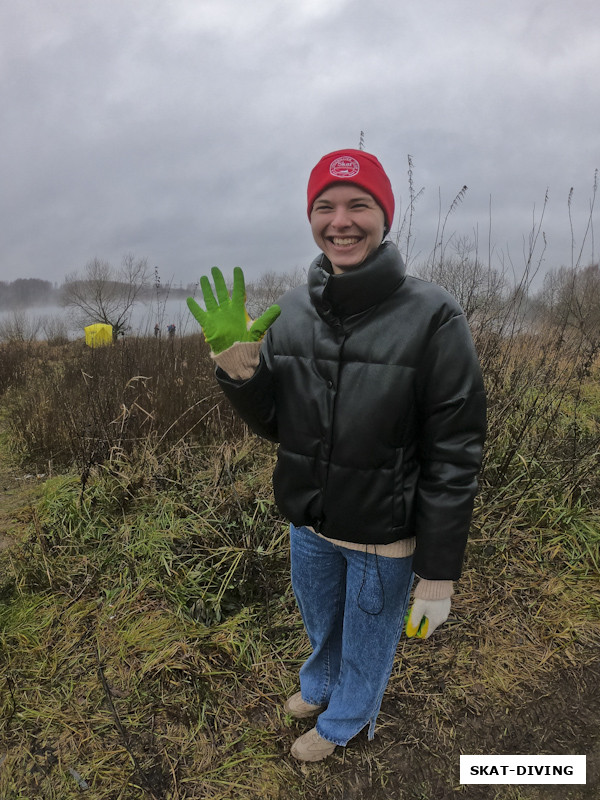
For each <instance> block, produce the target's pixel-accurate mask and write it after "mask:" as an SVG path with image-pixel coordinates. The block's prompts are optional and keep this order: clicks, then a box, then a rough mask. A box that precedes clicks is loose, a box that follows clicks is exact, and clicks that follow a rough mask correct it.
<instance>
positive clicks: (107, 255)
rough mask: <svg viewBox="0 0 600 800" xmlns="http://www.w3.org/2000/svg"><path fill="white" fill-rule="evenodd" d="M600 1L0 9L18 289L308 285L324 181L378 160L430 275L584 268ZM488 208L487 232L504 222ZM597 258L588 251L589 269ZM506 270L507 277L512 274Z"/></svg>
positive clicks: (232, 2) (2, 248)
mask: <svg viewBox="0 0 600 800" xmlns="http://www.w3.org/2000/svg"><path fill="white" fill-rule="evenodd" d="M599 75H600V3H599V2H598V0H571V1H570V2H568V3H566V2H564V0H540V2H538V1H537V0H486V1H485V2H482V0H420V2H412V3H409V2H402V0H295V1H294V2H287V0H252V1H251V2H250V0H168V2H167V0H160V1H159V0H100V1H99V2H86V0H19V2H8V1H7V2H3V3H1V4H0V91H1V97H2V124H1V126H0V137H1V139H0V141H1V146H0V166H1V184H0V215H1V221H0V279H2V280H15V279H16V278H19V277H36V278H44V279H47V280H52V281H57V282H62V280H63V279H64V277H65V275H66V274H68V273H72V272H74V271H77V270H81V269H82V267H83V266H84V265H85V264H86V262H88V261H89V260H91V259H92V258H94V257H97V258H100V259H103V260H107V261H110V262H113V263H114V264H116V265H118V264H119V263H120V261H121V259H122V256H123V255H124V253H127V252H131V253H134V255H135V256H136V257H145V258H147V259H148V263H149V265H150V266H151V267H154V266H157V267H158V270H159V273H160V275H161V279H162V282H163V283H165V282H167V281H170V280H174V281H175V282H176V283H177V284H179V282H182V283H183V284H184V285H185V284H187V283H189V282H193V281H196V280H197V279H198V278H199V276H200V275H201V274H203V273H206V272H207V271H208V270H209V269H210V267H211V266H212V265H215V264H216V265H219V266H220V267H221V268H222V269H223V270H224V271H225V272H227V271H230V270H231V269H232V268H233V266H235V265H238V264H239V265H240V266H242V267H243V268H244V269H245V271H246V274H247V276H249V278H250V279H251V278H253V277H257V276H259V275H260V274H261V273H263V272H265V271H267V270H276V271H287V270H290V269H293V268H295V267H304V266H308V264H309V263H310V261H311V260H312V258H313V257H314V256H315V255H316V254H317V250H316V247H315V245H314V242H313V241H312V238H311V235H310V228H309V225H308V221H307V218H306V205H305V199H306V183H307V179H308V174H309V172H310V170H311V168H312V167H313V166H314V164H315V163H316V161H318V159H319V158H320V157H321V156H322V155H323V154H325V153H327V152H330V151H332V150H335V149H339V148H343V147H358V144H359V137H360V132H361V131H364V136H365V149H366V150H368V151H370V152H373V153H374V154H375V155H377V157H378V158H379V159H380V161H381V162H382V164H383V165H384V167H385V169H386V171H387V172H388V174H389V176H390V178H391V180H392V184H393V187H394V191H395V195H396V202H397V209H398V210H399V211H400V213H402V212H403V211H404V210H405V209H406V207H407V202H408V198H409V188H408V179H407V168H408V156H409V155H410V156H411V158H412V161H413V165H414V170H413V181H414V189H415V192H416V191H418V190H419V189H420V188H421V187H424V192H423V194H422V195H421V196H420V197H419V200H418V202H417V205H416V208H415V217H414V227H413V235H414V237H415V238H414V249H413V251H412V256H413V259H414V263H416V262H417V261H418V260H419V259H421V258H425V257H426V256H427V255H428V253H429V252H430V250H431V247H432V245H433V242H434V239H435V233H436V227H437V223H438V218H439V215H440V208H441V215H442V218H443V217H444V216H445V214H446V211H447V209H448V208H449V206H450V205H451V203H452V200H453V198H454V197H455V195H456V194H457V192H458V191H459V190H460V189H461V187H462V186H463V185H466V186H468V191H467V192H466V195H465V197H464V199H463V201H462V204H461V205H460V207H459V208H457V210H456V211H455V212H454V213H453V214H452V215H451V217H450V218H449V220H448V223H447V226H446V236H447V237H448V235H449V234H455V236H456V237H457V238H458V237H461V236H469V237H471V238H475V236H476V235H478V237H479V248H480V251H482V253H483V254H485V257H486V259H487V254H488V247H489V242H488V236H489V228H490V222H491V246H492V248H493V252H494V255H493V259H495V260H496V259H497V260H499V262H500V261H502V259H504V263H507V259H510V260H511V261H512V263H513V264H514V266H515V268H516V269H519V268H520V267H522V264H523V242H524V241H525V242H526V241H527V239H528V236H529V233H530V231H531V228H532V224H533V222H534V220H539V218H540V215H541V212H542V209H543V207H544V197H545V194H546V190H548V196H549V200H548V204H547V207H546V209H545V214H544V219H543V224H542V228H543V231H544V232H545V234H546V239H547V248H546V252H545V256H544V263H543V268H544V269H548V268H551V267H554V266H558V265H560V264H570V262H571V251H572V247H571V222H570V220H569V205H568V197H569V191H570V189H571V187H573V195H572V200H571V205H570V209H571V221H572V227H573V236H574V242H575V258H576V257H577V254H578V252H579V249H580V248H581V246H582V242H583V235H584V233H585V229H586V225H587V221H588V217H589V211H590V203H591V200H592V196H593V185H594V172H595V169H596V167H599V166H600V79H599V77H598V76H599ZM490 206H491V214H490ZM599 248H600V243H599V247H598V248H595V251H594V250H592V241H591V237H589V236H588V241H587V243H586V244H585V246H584V255H583V262H584V263H588V262H589V261H590V259H591V258H592V255H593V254H595V255H596V257H597V250H598V249H599ZM499 262H498V263H499Z"/></svg>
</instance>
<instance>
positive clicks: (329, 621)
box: [290, 525, 414, 746]
mask: <svg viewBox="0 0 600 800" xmlns="http://www.w3.org/2000/svg"><path fill="white" fill-rule="evenodd" d="M290 533H291V560H292V586H293V589H294V593H295V595H296V600H297V601H298V606H299V607H300V613H301V614H302V619H303V621H304V627H305V628H306V632H307V634H308V638H309V640H310V643H311V645H312V649H313V652H312V654H311V655H310V657H309V658H308V660H307V661H306V662H305V663H304V664H303V666H302V668H301V670H300V690H301V692H302V698H303V700H305V701H306V702H307V703H313V704H314V705H324V706H327V708H326V709H325V710H324V711H323V712H322V713H321V714H319V717H318V719H317V725H316V727H317V732H318V733H319V735H320V736H322V737H323V738H324V739H327V740H328V741H330V742H333V743H335V744H337V745H341V746H345V745H346V744H347V743H348V741H349V740H350V739H352V737H353V736H356V734H357V733H359V732H360V731H361V730H362V729H363V728H364V727H365V725H368V726H369V731H368V735H369V739H372V738H373V736H374V733H375V720H376V718H377V715H378V713H379V708H380V706H381V699H382V697H383V693H384V691H385V687H386V686H387V683H388V681H389V678H390V674H391V671H392V666H393V663H394V655H395V653H396V647H397V646H398V640H399V639H400V635H401V633H402V626H403V624H404V615H405V613H406V609H407V606H408V600H409V595H410V589H411V586H412V582H413V577H414V576H413V572H412V556H409V557H407V558H386V557H384V556H378V555H375V554H373V553H367V552H365V550H363V551H360V550H349V549H348V548H346V547H339V546H338V545H334V544H332V543H331V542H328V541H326V540H325V539H323V538H321V537H320V536H317V534H316V533H313V532H312V531H311V530H309V529H308V528H296V527H294V525H292V526H291V529H290Z"/></svg>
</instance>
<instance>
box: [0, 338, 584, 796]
mask: <svg viewBox="0 0 600 800" xmlns="http://www.w3.org/2000/svg"><path fill="white" fill-rule="evenodd" d="M152 344H153V343H152ZM152 344H151V345H150V346H152ZM510 345H511V348H512V349H511V350H510V351H509V352H507V351H506V350H503V349H501V350H497V351H496V352H495V355H493V356H492V350H489V351H487V352H488V355H487V356H486V357H487V358H489V359H490V361H489V362H488V367H489V369H487V370H486V377H487V380H488V385H489V388H490V410H491V414H490V419H491V423H492V428H491V431H490V445H489V448H488V452H487V458H486V468H485V471H484V474H483V476H482V491H481V493H480V495H479V498H478V501H477V506H476V509H475V514H474V518H473V535H472V539H471V544H470V547H469V548H468V551H467V561H466V565H465V572H464V577H463V579H462V581H461V583H460V590H459V592H458V594H457V595H456V597H455V601H454V604H453V610H452V617H451V619H450V620H449V622H448V623H447V624H446V625H445V626H444V627H443V628H442V629H440V631H439V632H437V633H436V636H435V637H434V638H433V639H431V640H430V641H429V642H428V643H423V642H414V641H412V640H406V639H403V641H402V642H401V645H400V648H399V652H398V659H397V663H396V667H395V670H394V673H393V676H392V680H391V683H390V688H389V691H388V694H387V695H386V700H385V701H384V706H383V710H382V715H381V726H380V728H379V735H378V737H377V739H376V741H375V743H373V744H371V745H367V743H366V741H365V740H364V738H363V737H362V736H361V737H359V738H358V740H357V741H356V742H355V743H353V745H352V746H351V747H349V748H347V750H346V751H339V753H336V755H335V756H334V757H333V758H332V759H330V760H328V761H327V762H324V763H322V764H317V765H314V766H313V767H309V768H302V767H299V766H298V765H297V764H295V763H294V762H293V761H292V760H291V759H290V758H289V757H288V755H287V753H288V749H289V746H290V744H291V741H292V740H293V739H294V738H295V736H296V735H298V733H299V732H302V730H304V728H305V726H303V725H301V724H298V723H294V722H293V721H292V720H290V719H289V718H287V719H286V717H285V715H284V714H283V712H282V709H281V702H282V699H283V698H284V697H285V696H286V695H288V694H289V693H290V692H292V691H294V690H295V689H296V688H297V671H298V668H299V666H300V664H301V663H302V662H303V660H304V659H305V657H306V655H307V654H308V643H307V641H306V638H305V635H304V633H303V630H302V625H301V621H300V618H299V614H298V612H297V610H296V606H295V602H294V599H293V596H292V593H291V589H290V585H289V578H288V544H287V533H286V530H287V526H286V524H285V522H284V521H283V520H282V519H280V518H279V516H278V514H277V511H276V509H275V508H274V506H273V501H272V495H271V489H270V474H271V470H272V466H273V462H274V450H273V448H272V447H271V446H270V445H268V444H266V443H264V442H259V441H258V440H256V439H253V438H247V437H246V436H245V435H244V434H243V429H241V428H240V429H238V430H236V429H235V428H232V429H227V428H226V425H224V422H223V421H224V420H227V416H226V413H224V412H223V411H222V410H221V409H220V407H219V410H217V407H215V406H210V407H209V409H208V412H209V413H208V415H207V416H205V417H204V419H203V422H202V423H200V422H199V423H198V425H201V426H202V425H204V427H203V428H202V431H203V433H202V436H199V435H195V434H196V433H197V428H195V429H194V430H195V434H194V435H191V434H190V435H186V433H185V432H184V433H179V432H178V433H177V435H175V436H174V437H173V439H170V438H169V435H166V431H168V430H170V429H172V428H171V426H172V425H173V422H172V420H176V419H177V416H176V415H177V414H178V413H179V410H177V411H174V412H173V416H171V417H169V418H168V419H165V418H164V417H161V416H160V413H159V411H158V409H156V410H153V411H152V414H153V417H152V419H153V422H152V431H151V435H149V436H145V435H142V434H143V427H141V428H140V431H141V433H140V435H139V436H134V435H133V432H134V430H135V428H134V427H131V428H130V427H128V426H129V420H130V419H131V415H129V416H127V417H125V416H124V417H123V419H124V423H125V425H124V427H123V428H119V430H118V431H117V433H116V434H115V433H114V431H113V430H112V429H111V428H110V425H109V428H108V433H110V434H111V436H113V438H112V439H111V440H110V441H111V442H113V445H114V446H111V447H110V448H109V449H108V451H106V452H107V457H106V458H104V459H103V460H100V459H90V458H88V460H87V461H83V462H81V463H80V464H79V466H80V471H77V472H73V473H67V474H65V475H63V476H60V477H55V478H52V479H51V480H49V481H47V483H46V486H45V496H44V499H43V501H42V502H41V503H40V504H39V505H35V506H32V507H31V508H29V510H28V511H27V510H26V511H23V512H22V514H21V521H22V524H23V528H24V530H23V536H22V539H21V541H20V542H19V543H18V544H16V545H14V546H13V547H11V548H10V549H9V550H7V551H5V552H3V553H2V554H0V559H1V561H0V576H1V577H0V581H1V582H0V629H1V630H2V633H1V634H0V675H1V676H2V678H0V691H1V692H2V695H1V700H0V743H1V745H0V759H4V760H3V761H2V763H1V765H0V797H4V798H6V800H8V798H10V800H13V799H14V800H17V798H35V797H43V798H45V799H46V798H48V799H49V800H53V799H54V798H56V799H57V800H58V798H60V800H69V798H74V797H76V796H79V795H80V794H81V792H82V791H88V792H89V796H90V797H93V798H98V799H99V800H103V798H106V799H107V800H108V798H110V800H113V798H124V799H125V798H126V799H127V800H130V798H161V800H162V799H163V798H164V800H167V798H170V799H172V800H200V798H202V799H203V800H204V798H210V799H211V800H225V799H226V798H227V800H231V799H233V798H240V800H242V798H244V800H246V799H247V798H259V797H262V798H283V797H286V798H292V800H293V798H308V797H311V798H326V797H327V798H335V799H336V800H338V799H339V798H342V797H343V798H345V799H346V798H359V797H363V796H367V794H366V793H368V796H372V797H374V798H375V797H386V796H396V795H397V796H398V797H403V796H404V797H406V798H407V799H408V798H410V800H418V799H419V798H425V797H427V798H428V799H429V798H433V797H434V796H436V795H434V794H433V788H432V787H433V786H434V784H435V785H442V784H443V785H448V781H449V777H448V775H449V774H450V773H449V772H448V770H451V766H450V759H451V758H455V759H456V756H457V747H460V746H463V745H466V743H470V746H471V747H472V748H473V750H472V752H477V749H476V748H477V747H478V746H479V747H481V748H483V750H485V751H486V752H490V748H491V751H492V752H502V747H503V746H504V745H503V741H504V740H503V739H502V737H501V736H500V739H499V740H498V741H490V740H489V737H488V738H486V735H485V731H479V732H478V734H477V735H476V736H475V735H474V736H472V737H471V739H469V735H468V734H466V733H465V724H466V722H467V721H468V722H469V724H470V725H472V724H473V721H474V720H477V719H482V720H483V719H485V720H488V718H489V719H491V723H490V730H496V728H497V725H500V724H502V725H504V726H505V727H506V726H507V725H509V722H508V721H509V720H510V719H511V718H512V717H515V716H516V717H517V718H518V714H519V713H521V711H522V710H523V709H524V708H526V707H527V706H528V703H530V702H531V698H532V696H539V697H543V696H544V695H545V694H546V695H547V694H548V693H549V692H550V689H551V687H553V686H554V685H555V683H554V678H555V676H557V675H561V676H563V675H571V674H575V673H577V674H580V673H581V671H582V670H585V669H586V667H590V668H596V667H598V653H599V652H600V650H599V647H598V645H599V644H600V614H599V611H600V587H599V585H598V580H597V576H598V567H599V566H600V564H599V558H598V552H599V550H600V547H599V545H600V514H599V509H598V506H597V497H598V495H597V492H596V491H595V490H596V488H597V483H596V482H597V469H594V465H595V466H596V467H597V461H598V451H599V447H598V442H599V436H598V424H599V422H600V419H599V416H598V408H599V403H600V400H599V393H598V389H597V382H596V381H597V374H598V373H597V372H594V371H593V370H594V369H596V368H595V367H593V366H592V367H590V370H591V371H590V373H589V376H588V377H587V378H586V379H585V380H584V381H583V383H582V382H581V381H579V382H578V375H579V373H578V372H577V364H573V361H572V359H571V360H569V359H563V360H561V359H560V358H559V357H558V355H560V353H558V355H557V352H556V351H554V352H552V354H551V357H550V356H549V354H548V351H547V348H546V351H543V349H542V350H539V351H537V350H535V349H534V348H533V347H532V343H531V341H528V342H527V343H525V342H524V340H522V339H521V340H518V341H517V340H515V341H514V342H511V343H510ZM182 346H183V345H182ZM143 351H144V350H143V348H142V347H141V345H140V350H139V355H140V358H141V357H142V354H143ZM80 356H81V358H91V356H89V354H83V355H81V354H80ZM80 356H77V358H76V359H74V362H73V365H72V371H71V372H68V369H71V368H67V367H66V366H65V365H64V364H61V365H59V364H55V365H50V366H44V367H39V365H38V366H37V367H35V369H33V371H32V373H31V374H32V375H37V376H40V375H43V374H44V372H43V370H44V369H48V370H49V373H51V374H53V375H54V376H55V377H56V375H57V374H61V372H62V371H64V372H65V374H68V375H70V376H71V378H70V380H71V383H69V381H63V382H60V387H61V389H60V391H61V392H62V403H63V406H64V407H66V408H69V411H70V413H72V414H73V415H75V411H74V408H73V407H74V404H75V402H76V398H80V397H82V396H88V398H89V395H85V393H84V395H81V394H79V392H80V391H81V389H82V386H83V387H85V386H86V384H85V381H84V382H83V383H81V382H79V383H78V382H77V381H75V376H76V375H77V371H78V370H79V372H81V370H82V367H81V361H79V360H78V359H79V357H80ZM172 356H173V357H175V359H176V360H175V361H174V362H173V363H172V362H169V361H167V360H166V359H165V362H164V364H165V368H166V367H167V366H168V367H169V368H171V367H173V369H175V374H176V375H178V374H180V375H183V374H184V372H183V371H181V372H177V370H178V369H179V370H183V368H182V367H181V364H182V363H183V360H184V359H183V358H182V357H180V356H178V354H177V353H176V352H174V353H173V354H172ZM172 356H171V355H169V356H168V358H171V357H172ZM118 357H121V356H118ZM69 358H71V355H69ZM94 358H96V356H94ZM102 358H103V359H105V361H103V362H102V363H103V364H104V367H105V370H104V371H102V370H100V369H99V368H98V364H99V363H100V362H99V360H98V359H96V360H95V362H94V363H95V366H96V368H97V369H96V373H95V374H96V375H97V376H102V379H100V378H99V377H98V378H97V379H95V380H96V383H95V384H94V385H95V387H96V388H97V389H98V390H100V389H101V388H104V387H106V392H105V393H104V394H101V395H99V396H98V398H97V400H98V403H99V404H100V405H99V408H103V407H104V406H103V405H102V404H105V405H106V407H107V408H109V409H110V408H111V403H112V402H116V400H115V398H118V397H119V391H121V390H122V389H121V388H119V387H124V386H127V385H128V381H129V380H130V379H129V378H127V374H130V378H131V376H135V375H139V374H144V371H143V369H142V368H141V366H140V363H137V362H135V361H134V362H131V363H130V362H127V363H128V364H129V366H128V367H127V369H128V370H129V373H128V372H127V371H123V372H117V374H116V375H115V376H114V379H112V378H110V376H109V373H110V370H111V369H114V368H115V361H114V359H115V353H114V351H113V355H108V354H107V355H106V356H102ZM122 358H123V359H124V361H123V363H125V357H124V356H122ZM492 358H495V359H501V361H496V362H492V361H491V359H492ZM111 359H112V360H111ZM177 364H179V365H180V366H177ZM92 366H93V365H92ZM38 368H39V369H40V370H42V371H41V372H37V371H36V370H37V369H38ZM124 369H125V368H124ZM197 370H198V373H197V374H198V375H200V374H205V373H206V370H207V367H206V363H204V364H203V365H200V364H199V365H198V366H197ZM86 374H92V372H89V373H86ZM186 374H187V373H186ZM161 375H162V378H161V380H162V379H164V378H165V375H166V373H161ZM552 376H554V378H553V379H552V381H550V382H549V378H550V377H552ZM155 380H156V379H155V378H152V380H150V379H147V381H146V383H145V384H140V383H139V382H138V383H137V384H136V389H135V391H136V392H137V394H136V398H137V400H136V402H137V401H138V400H139V405H140V407H141V408H143V409H144V410H145V411H148V410H149V408H150V405H149V404H150V402H151V401H152V398H153V397H154V398H156V397H158V396H159V395H160V393H158V394H157V392H156V391H155V390H153V392H152V393H148V394H145V395H143V397H142V394H140V392H141V390H140V388H139V387H140V385H142V386H148V385H149V384H150V383H154V382H155ZM198 380H200V379H199V378H198ZM50 383H51V381H48V382H47V383H44V386H47V387H48V386H50ZM57 384H58V382H57ZM24 385H25V386H26V387H27V392H25V391H24V390H23V389H15V390H13V391H11V396H10V397H9V400H10V406H9V410H10V413H11V414H12V415H13V416H12V417H11V418H12V419H13V425H16V423H15V422H14V421H15V420H17V421H18V420H19V419H21V420H25V419H26V413H27V412H28V410H29V411H31V410H32V408H33V403H34V400H33V398H35V397H37V398H38V399H40V398H41V397H42V394H36V393H35V392H34V391H33V389H34V388H35V382H32V381H31V379H29V378H28V379H27V381H26V382H25V384H24ZM69 386H71V387H72V394H71V395H69V398H67V397H66V396H65V391H66V388H67V387H69ZM130 386H131V384H130ZM582 387H583V388H582ZM29 391H31V392H32V394H31V395H29V394H28V392H29ZM86 391H87V390H86ZM174 391H175V390H174ZM186 391H191V390H188V389H185V390H182V392H183V394H182V398H181V402H182V404H183V403H184V398H185V397H186V395H185V392H186ZM210 391H211V392H215V391H216V389H215V387H214V385H213V386H212V387H211V388H210ZM208 393H209V389H208V388H207V389H206V396H208ZM59 394H60V392H58V391H57V397H58V395H59ZM200 394H201V395H202V396H205V394H203V393H202V392H200ZM53 396H54V395H53ZM188 397H189V395H188ZM130 401H131V398H129V400H128V402H129V403H130V405H129V406H127V405H126V409H127V408H131V407H132V405H131V402H130ZM90 402H91V401H90ZM177 402H179V400H178V401H177ZM49 405H50V406H51V405H52V404H51V403H50V404H49ZM84 408H87V409H88V410H89V408H90V406H84ZM211 409H212V410H211ZM80 413H82V412H80V411H79V410H78V411H77V414H80ZM112 413H113V412H112V410H111V412H110V414H107V416H106V417H102V416H101V415H99V416H98V419H100V420H105V419H108V418H109V417H110V416H111V414H112ZM161 413H163V412H161ZM45 414H46V411H45V410H44V411H43V413H42V416H44V415H45ZM19 415H21V416H19ZM44 418H45V419H46V420H47V421H46V423H45V424H46V426H49V420H50V416H49V414H48V416H47V417H44ZM77 419H79V417H77ZM139 419H143V415H142V416H140V417H139ZM159 419H161V420H162V422H161V425H159V424H158V420H159ZM574 423H576V424H574ZM60 424H61V423H60V421H57V424H56V425H55V427H56V428H57V429H58V428H60ZM111 424H113V423H112V422H111ZM114 424H115V425H116V423H114ZM226 424H227V425H228V424H229V423H226ZM132 426H133V423H132ZM67 427H68V426H67ZM117 427H118V426H117ZM184 427H185V426H184ZM69 430H71V434H70V435H75V432H76V431H77V430H78V428H77V426H76V425H75V426H74V427H73V428H72V429H69ZM182 430H183V428H182ZM226 430H227V431H228V433H226ZM97 431H100V432H102V431H103V428H102V426H101V425H99V427H98V429H97ZM124 432H125V433H127V435H125V433H124ZM103 435H104V434H103ZM24 441H25V440H24V439H21V445H22V446H23V447H24V446H25V445H24ZM32 441H34V440H32ZM35 441H37V440H35ZM103 441H104V439H102V437H100V438H99V440H98V441H96V440H95V439H94V438H93V437H92V436H90V437H89V439H88V443H92V444H93V447H92V451H96V452H98V453H99V452H105V451H102V447H101V446H100V444H101V442H103ZM92 451H90V452H92ZM41 452H42V451H41ZM43 452H44V453H45V451H43ZM508 453H510V454H511V457H510V458H507V454H508ZM88 455H89V452H88ZM44 458H46V454H45V455H44ZM75 463H79V462H77V460H75ZM576 486H577V487H578V491H577V492H576V491H575V487H576ZM490 714H491V715H492V716H491V717H489V715H490ZM503 715H506V718H505V717H504V716H503ZM505 719H506V723H505V722H504V720H505ZM494 726H496V727H494ZM506 746H508V745H506ZM494 748H495V749H494ZM433 754H435V758H433V757H432V756H433ZM82 781H83V782H84V783H85V786H87V787H88V788H87V789H84V783H82ZM436 781H437V783H435V782H436ZM398 786H402V787H403V788H402V789H401V790H400V789H398ZM392 790H393V792H394V793H395V794H390V792H392ZM498 791H499V793H498V794H497V795H496V797H497V798H498V800H500V798H502V799H503V800H509V798H511V800H512V798H515V800H516V798H517V797H519V795H517V794H515V793H514V791H513V790H512V789H508V788H505V790H504V793H503V794H501V793H500V790H498ZM399 792H400V793H399ZM511 792H512V794H511ZM439 796H442V795H439ZM464 796H465V797H474V795H469V794H468V793H465V795H464ZM522 796H523V797H526V795H522Z"/></svg>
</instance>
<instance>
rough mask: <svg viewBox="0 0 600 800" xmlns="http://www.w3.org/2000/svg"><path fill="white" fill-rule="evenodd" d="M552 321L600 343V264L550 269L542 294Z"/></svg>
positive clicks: (585, 340) (542, 303)
mask: <svg viewBox="0 0 600 800" xmlns="http://www.w3.org/2000/svg"><path fill="white" fill-rule="evenodd" d="M539 300H540V301H541V306H542V308H543V311H544V313H545V315H546V318H547V319H548V321H550V322H552V323H554V324H555V325H559V326H561V327H562V328H564V329H565V332H566V333H569V332H570V333H571V335H572V336H576V337H577V338H578V339H581V340H582V341H584V342H587V343H588V344H591V345H593V346H596V347H597V346H598V345H600V266H599V265H598V264H590V265H588V266H587V267H577V266H574V267H560V268H559V269H554V270H551V271H550V272H548V273H547V274H546V276H545V278H544V286H543V289H542V291H541V292H540V295H539Z"/></svg>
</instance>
